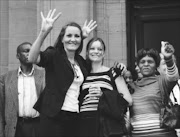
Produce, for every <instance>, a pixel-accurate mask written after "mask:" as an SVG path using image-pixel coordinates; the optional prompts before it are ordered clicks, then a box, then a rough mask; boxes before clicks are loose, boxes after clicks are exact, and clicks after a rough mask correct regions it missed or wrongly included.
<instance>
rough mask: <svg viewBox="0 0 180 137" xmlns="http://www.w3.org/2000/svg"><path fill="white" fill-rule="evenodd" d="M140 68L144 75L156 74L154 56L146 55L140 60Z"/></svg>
mask: <svg viewBox="0 0 180 137" xmlns="http://www.w3.org/2000/svg"><path fill="white" fill-rule="evenodd" d="M139 69H140V72H141V74H142V75H143V77H149V76H153V75H155V72H156V63H155V60H154V59H153V58H152V57H149V56H145V57H143V58H142V59H141V60H140V61H139Z"/></svg>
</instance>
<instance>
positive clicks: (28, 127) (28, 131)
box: [15, 117, 40, 137]
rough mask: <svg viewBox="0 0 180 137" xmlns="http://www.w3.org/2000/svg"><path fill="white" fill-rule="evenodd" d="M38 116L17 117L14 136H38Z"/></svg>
mask: <svg viewBox="0 0 180 137" xmlns="http://www.w3.org/2000/svg"><path fill="white" fill-rule="evenodd" d="M39 124H40V118H39V117H37V118H21V117H20V118H18V121H17V126H16V133H15V137H39V132H40V131H39Z"/></svg>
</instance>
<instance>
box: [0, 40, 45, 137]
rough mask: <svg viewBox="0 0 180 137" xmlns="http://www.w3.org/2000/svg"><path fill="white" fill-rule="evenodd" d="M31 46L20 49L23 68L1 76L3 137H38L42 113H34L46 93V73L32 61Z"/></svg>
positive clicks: (18, 57) (0, 105)
mask: <svg viewBox="0 0 180 137" xmlns="http://www.w3.org/2000/svg"><path fill="white" fill-rule="evenodd" d="M31 45H32V44H31V43H28V42H24V43H22V44H20V45H19V46H18V47H17V55H16V57H17V59H19V61H20V67H19V68H18V69H17V70H13V71H9V72H8V73H6V74H4V75H1V76H0V137H27V136H28V137H37V136H38V130H39V122H40V119H39V113H38V112H37V111H36V110H35V109H33V106H34V104H35V102H36V101H37V99H38V97H39V96H40V94H41V92H42V91H43V88H44V85H45V82H44V71H43V70H39V69H36V68H35V67H34V66H33V64H32V63H29V61H28V55H29V51H30V48H31Z"/></svg>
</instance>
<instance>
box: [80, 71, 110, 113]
mask: <svg viewBox="0 0 180 137" xmlns="http://www.w3.org/2000/svg"><path fill="white" fill-rule="evenodd" d="M111 76H112V74H111V69H109V70H108V71H105V72H100V73H90V74H89V76H88V77H87V78H86V80H85V81H84V83H83V85H82V93H81V95H82V96H83V97H82V105H81V107H80V112H84V111H97V107H98V102H99V97H98V96H96V95H95V94H93V93H91V92H89V88H90V87H92V86H93V87H96V86H97V87H100V88H101V90H103V89H109V90H113V86H112V81H111Z"/></svg>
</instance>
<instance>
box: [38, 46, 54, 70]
mask: <svg viewBox="0 0 180 137" xmlns="http://www.w3.org/2000/svg"><path fill="white" fill-rule="evenodd" d="M54 54H55V48H54V47H52V46H50V47H48V48H47V49H46V50H45V51H43V52H42V51H41V52H40V62H39V63H38V64H37V65H38V66H40V67H43V68H46V67H48V66H51V64H52V60H53V55H54Z"/></svg>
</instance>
